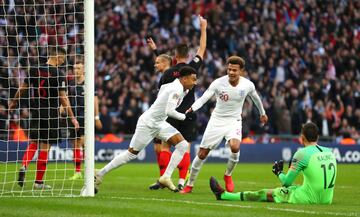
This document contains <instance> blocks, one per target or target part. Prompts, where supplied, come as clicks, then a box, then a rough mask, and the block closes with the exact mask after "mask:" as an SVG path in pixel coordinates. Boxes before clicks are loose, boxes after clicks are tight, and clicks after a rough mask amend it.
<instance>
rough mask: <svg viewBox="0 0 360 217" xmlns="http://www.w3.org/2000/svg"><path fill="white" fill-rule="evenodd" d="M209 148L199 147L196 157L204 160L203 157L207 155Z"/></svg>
mask: <svg viewBox="0 0 360 217" xmlns="http://www.w3.org/2000/svg"><path fill="white" fill-rule="evenodd" d="M209 152H210V150H207V149H200V150H199V153H198V157H199V158H200V159H201V160H205V158H206V157H207V156H208V154H209Z"/></svg>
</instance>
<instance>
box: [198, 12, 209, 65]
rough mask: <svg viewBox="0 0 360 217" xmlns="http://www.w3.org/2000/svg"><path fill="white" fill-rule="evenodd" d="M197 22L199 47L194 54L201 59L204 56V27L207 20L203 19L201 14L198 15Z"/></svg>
mask: <svg viewBox="0 0 360 217" xmlns="http://www.w3.org/2000/svg"><path fill="white" fill-rule="evenodd" d="M199 22H200V32H201V33H200V47H199V50H198V51H197V53H196V55H198V56H200V57H201V59H203V58H204V53H205V50H206V27H207V20H206V19H204V18H203V17H202V16H200V15H199Z"/></svg>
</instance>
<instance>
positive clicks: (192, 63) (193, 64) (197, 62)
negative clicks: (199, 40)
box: [189, 55, 203, 70]
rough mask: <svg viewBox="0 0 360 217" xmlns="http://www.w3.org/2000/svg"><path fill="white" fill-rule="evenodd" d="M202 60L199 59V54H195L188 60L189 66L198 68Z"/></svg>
mask: <svg viewBox="0 0 360 217" xmlns="http://www.w3.org/2000/svg"><path fill="white" fill-rule="evenodd" d="M202 62H203V60H202V59H201V57H200V56H199V55H196V56H195V57H194V59H192V60H191V61H190V62H189V66H191V67H193V68H194V69H196V70H199V68H200V66H201V65H202Z"/></svg>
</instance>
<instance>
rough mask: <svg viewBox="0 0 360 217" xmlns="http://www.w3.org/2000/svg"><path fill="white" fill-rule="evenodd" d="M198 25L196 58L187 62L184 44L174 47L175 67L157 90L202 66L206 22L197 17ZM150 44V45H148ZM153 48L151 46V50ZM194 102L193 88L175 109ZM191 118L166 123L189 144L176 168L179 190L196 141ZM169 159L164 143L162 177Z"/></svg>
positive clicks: (186, 107) (161, 157)
mask: <svg viewBox="0 0 360 217" xmlns="http://www.w3.org/2000/svg"><path fill="white" fill-rule="evenodd" d="M199 23H200V31H201V33H200V46H199V49H198V51H197V53H196V56H195V57H194V58H193V59H192V60H191V61H190V62H189V63H187V61H188V58H189V47H188V46H187V45H186V44H179V45H177V46H176V49H175V59H176V63H177V64H176V65H174V66H172V67H170V68H169V69H167V70H166V71H165V72H164V73H163V75H162V76H161V79H160V81H159V88H160V87H161V86H162V85H164V84H167V83H170V82H172V81H174V80H175V79H176V78H178V77H179V69H180V68H181V67H184V66H191V67H192V68H194V69H195V70H196V71H198V70H199V68H200V67H201V65H202V62H203V61H202V60H203V57H204V53H205V50H206V37H207V36H206V28H207V20H206V19H204V18H203V17H201V16H199ZM149 42H150V43H149ZM148 43H149V45H151V44H152V43H151V41H148ZM153 47H154V46H152V48H153ZM155 47H156V46H155ZM194 101H195V88H193V89H191V90H190V91H189V93H188V94H187V95H186V96H185V97H184V99H183V101H182V103H181V104H180V105H179V107H178V108H177V109H176V110H177V111H178V112H181V113H185V111H186V110H187V109H188V108H189V107H190V106H191V105H192V104H193V103H194ZM189 115H192V116H193V117H192V118H191V120H185V121H179V120H176V119H174V118H171V117H169V118H168V119H167V120H166V121H167V122H168V123H170V124H171V125H172V126H173V127H175V128H176V129H177V130H178V131H179V132H180V133H181V134H182V135H183V136H184V138H185V139H186V141H188V142H189V145H188V149H187V151H186V153H185V155H184V157H183V159H182V160H181V162H180V163H179V165H177V167H178V168H179V182H178V188H179V189H180V190H181V189H182V188H183V187H184V184H185V178H186V175H187V173H188V169H189V166H190V162H191V160H190V143H191V142H192V141H193V140H195V139H196V134H197V132H196V115H195V114H189ZM170 158H171V152H170V146H169V145H168V144H166V143H165V142H164V144H163V145H162V149H161V152H160V154H159V157H158V164H159V168H160V175H162V174H163V173H164V172H165V169H166V168H167V165H168V164H169V161H170ZM162 187H163V186H161V185H160V183H159V182H158V181H157V182H155V183H154V184H152V185H151V186H149V188H150V189H151V190H157V189H159V188H162Z"/></svg>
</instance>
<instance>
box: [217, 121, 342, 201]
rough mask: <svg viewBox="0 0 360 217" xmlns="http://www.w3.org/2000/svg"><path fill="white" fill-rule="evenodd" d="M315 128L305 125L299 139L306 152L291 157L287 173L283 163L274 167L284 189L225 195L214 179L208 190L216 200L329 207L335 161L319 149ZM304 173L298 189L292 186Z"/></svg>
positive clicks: (309, 124)
mask: <svg viewBox="0 0 360 217" xmlns="http://www.w3.org/2000/svg"><path fill="white" fill-rule="evenodd" d="M318 131H319V129H318V127H317V126H316V125H315V124H314V123H311V122H310V123H307V124H305V125H304V126H303V127H302V130H301V139H302V143H303V145H304V146H305V148H302V149H299V150H298V151H297V152H296V153H295V154H294V156H293V159H292V161H291V164H290V167H289V170H288V172H287V173H286V174H285V173H283V162H282V161H280V162H276V161H275V163H274V165H273V169H272V171H273V173H274V174H275V175H276V176H277V177H278V178H279V180H280V182H281V184H282V185H283V187H279V188H275V189H262V190H260V191H243V192H238V193H229V192H226V191H225V190H224V189H223V188H222V187H221V186H220V185H219V184H218V182H217V181H216V179H215V178H214V177H211V178H210V188H211V190H212V192H213V193H214V194H215V196H216V198H217V199H218V200H241V201H269V202H276V203H297V204H300V203H301V204H331V202H332V199H333V192H334V186H335V180H336V172H337V167H336V159H335V156H334V154H333V153H332V152H331V150H330V149H329V148H325V147H322V146H319V145H318V144H317V140H318ZM300 172H303V174H304V181H303V184H302V185H301V186H295V185H292V184H293V182H294V180H295V178H296V177H297V175H298V174H299V173H300Z"/></svg>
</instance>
